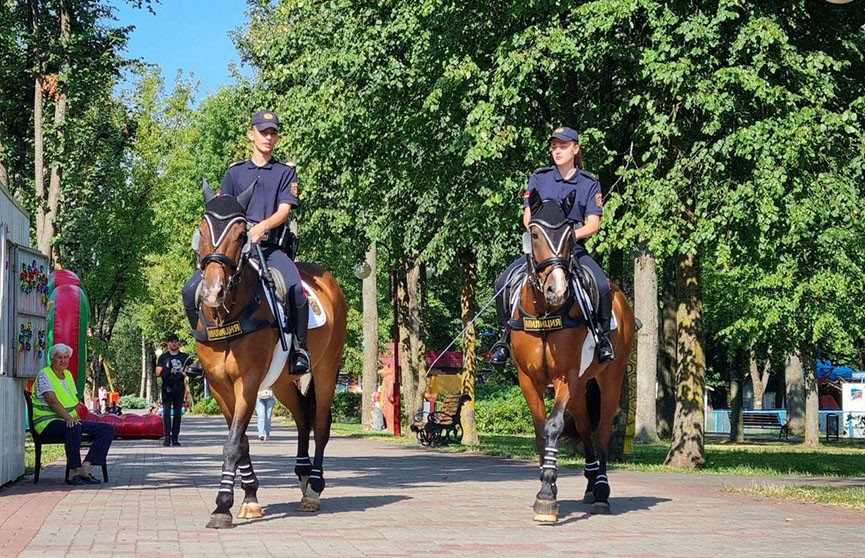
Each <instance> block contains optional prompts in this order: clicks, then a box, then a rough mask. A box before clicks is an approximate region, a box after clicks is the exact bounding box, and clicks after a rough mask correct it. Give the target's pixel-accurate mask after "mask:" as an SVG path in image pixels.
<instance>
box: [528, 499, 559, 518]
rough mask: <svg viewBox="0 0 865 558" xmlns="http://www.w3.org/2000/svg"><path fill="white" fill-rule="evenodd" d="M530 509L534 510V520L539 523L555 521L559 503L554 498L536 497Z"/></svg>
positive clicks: (557, 515) (557, 516)
mask: <svg viewBox="0 0 865 558" xmlns="http://www.w3.org/2000/svg"><path fill="white" fill-rule="evenodd" d="M532 509H533V510H534V511H535V521H538V522H540V523H555V522H556V521H558V519H559V503H558V502H557V501H556V500H539V499H537V498H536V499H535V505H534V506H532Z"/></svg>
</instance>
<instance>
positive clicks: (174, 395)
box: [162, 388, 183, 440]
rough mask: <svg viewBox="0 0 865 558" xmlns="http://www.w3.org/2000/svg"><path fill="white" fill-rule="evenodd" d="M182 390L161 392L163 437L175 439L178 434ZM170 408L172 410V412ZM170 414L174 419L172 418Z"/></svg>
mask: <svg viewBox="0 0 865 558" xmlns="http://www.w3.org/2000/svg"><path fill="white" fill-rule="evenodd" d="M182 409H183V390H182V389H180V388H175V389H174V390H173V391H163V392H162V426H163V427H164V428H165V438H166V439H168V438H169V437H170V438H171V439H172V440H176V439H177V436H178V435H179V434H180V417H181V416H182V415H183V411H182ZM172 410H173V411H174V412H173V413H172ZM172 414H173V415H174V419H173V420H172V418H171V417H172Z"/></svg>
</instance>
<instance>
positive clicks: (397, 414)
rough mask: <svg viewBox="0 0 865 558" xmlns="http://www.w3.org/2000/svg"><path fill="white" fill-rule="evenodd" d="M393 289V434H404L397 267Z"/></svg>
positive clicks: (392, 269)
mask: <svg viewBox="0 0 865 558" xmlns="http://www.w3.org/2000/svg"><path fill="white" fill-rule="evenodd" d="M390 282H391V288H392V290H393V435H394V436H402V411H401V410H400V408H401V407H402V405H401V394H400V390H401V381H402V370H401V369H400V365H399V318H398V311H399V294H398V293H399V289H398V288H397V272H396V268H391V270H390Z"/></svg>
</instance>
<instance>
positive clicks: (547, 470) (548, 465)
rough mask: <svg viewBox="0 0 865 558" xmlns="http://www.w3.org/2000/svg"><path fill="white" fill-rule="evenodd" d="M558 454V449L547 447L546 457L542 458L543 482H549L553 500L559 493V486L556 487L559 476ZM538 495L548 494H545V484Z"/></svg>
mask: <svg viewBox="0 0 865 558" xmlns="http://www.w3.org/2000/svg"><path fill="white" fill-rule="evenodd" d="M558 454H559V450H558V449H556V448H552V447H546V448H544V457H543V459H542V460H541V482H542V483H544V485H546V484H549V487H550V492H551V493H552V496H553V500H555V498H556V496H557V495H558V488H557V487H556V480H557V478H558V461H559V458H558ZM538 496H539V497H540V496H546V494H544V486H542V487H541V492H540V493H539V494H538Z"/></svg>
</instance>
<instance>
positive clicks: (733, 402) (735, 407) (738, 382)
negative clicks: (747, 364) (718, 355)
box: [730, 359, 745, 443]
mask: <svg viewBox="0 0 865 558" xmlns="http://www.w3.org/2000/svg"><path fill="white" fill-rule="evenodd" d="M736 360H737V362H736V363H735V364H734V366H733V369H732V370H730V441H731V442H739V443H741V442H744V441H745V433H744V431H743V428H742V371H741V369H740V367H739V363H738V359H736Z"/></svg>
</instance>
